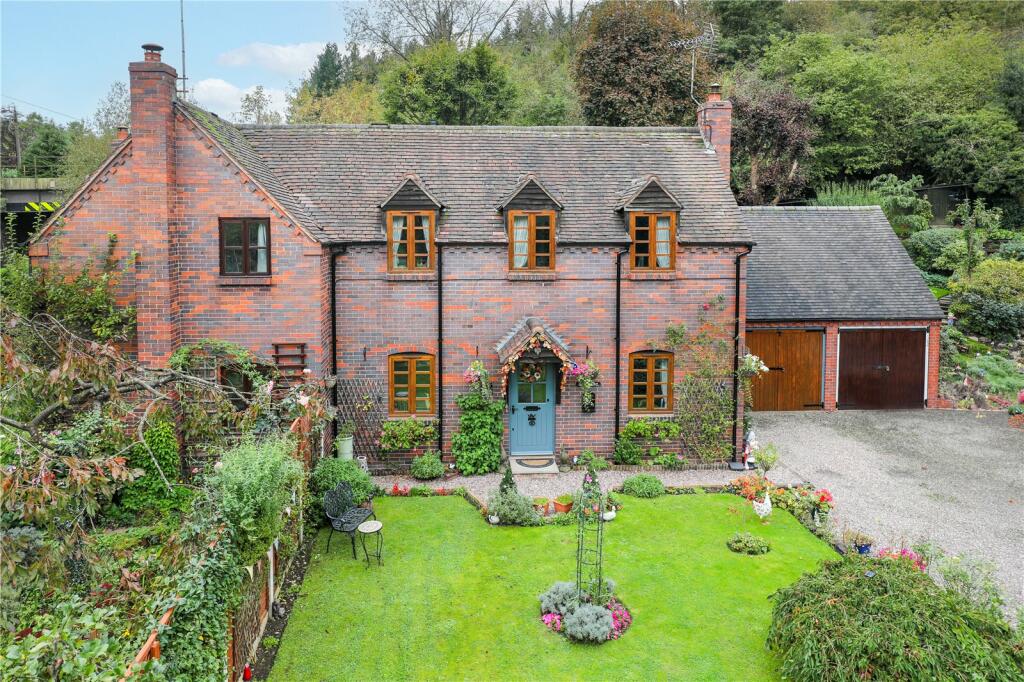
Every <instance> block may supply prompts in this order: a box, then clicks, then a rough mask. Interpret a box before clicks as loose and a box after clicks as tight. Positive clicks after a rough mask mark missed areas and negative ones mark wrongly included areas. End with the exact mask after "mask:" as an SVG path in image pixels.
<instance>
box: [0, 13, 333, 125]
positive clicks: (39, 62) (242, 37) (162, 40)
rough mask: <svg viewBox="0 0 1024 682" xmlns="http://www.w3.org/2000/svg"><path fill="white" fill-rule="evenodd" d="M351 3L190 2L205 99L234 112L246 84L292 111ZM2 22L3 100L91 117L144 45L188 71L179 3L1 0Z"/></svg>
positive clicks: (191, 43)
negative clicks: (295, 95) (300, 85)
mask: <svg viewBox="0 0 1024 682" xmlns="http://www.w3.org/2000/svg"><path fill="white" fill-rule="evenodd" d="M351 4H353V3H349V2H252V1H248V0H246V1H243V0H238V1H221V2H198V1H191V2H190V1H186V2H185V29H186V34H185V40H186V47H187V52H186V59H187V64H186V65H187V67H188V78H189V88H190V89H191V90H192V92H193V95H194V96H195V98H196V99H197V100H198V101H199V103H200V104H201V105H203V106H205V107H207V108H209V109H211V110H212V111H215V112H216V113H218V114H220V115H223V116H230V115H231V114H233V113H234V112H235V111H237V110H238V101H239V100H240V98H241V96H242V94H243V93H244V92H245V91H247V90H250V89H252V88H254V87H255V86H256V85H263V86H264V87H265V88H266V89H267V90H268V91H269V92H270V94H271V96H272V98H273V99H274V102H275V106H276V107H278V108H279V109H281V110H283V109H284V106H285V101H284V94H285V92H287V91H288V90H289V89H290V87H291V86H292V85H294V84H295V83H297V82H298V81H299V80H300V79H301V77H302V76H303V75H304V74H305V73H306V72H307V71H308V70H309V67H310V66H311V65H312V62H313V60H314V58H315V57H316V55H317V53H318V52H320V50H321V49H322V48H323V45H324V44H325V43H327V42H329V41H334V42H337V43H339V44H341V43H344V42H345V8H346V7H348V6H350V5H351ZM0 27H2V30H0V44H2V48H0V97H2V100H3V103H4V104H5V105H7V104H16V105H17V106H18V108H19V109H20V110H23V111H39V113H41V114H43V115H45V116H47V117H50V118H53V119H54V120H56V121H58V122H63V123H66V122H68V121H69V120H71V119H74V118H88V117H90V116H91V115H92V113H93V112H94V111H95V109H96V104H97V102H98V101H99V100H100V98H102V97H103V95H104V94H106V92H107V90H108V89H109V88H110V85H111V83H113V82H114V81H118V80H120V81H125V82H127V80H128V62H130V61H137V60H140V59H141V58H142V49H141V47H140V46H141V45H142V44H143V43H148V42H155V43H158V44H160V45H163V46H164V61H166V62H168V63H170V64H171V65H173V66H174V67H175V68H176V69H178V72H179V74H180V73H181V38H180V35H181V34H180V28H179V21H178V3H177V2H175V1H172V2H157V1H154V2H142V1H135V2H127V1H125V2H45V1H42V0H40V1H31V0H21V1H10V0H0ZM26 102H32V104H26ZM44 107H45V108H44ZM47 109H50V110H52V111H47ZM54 112H61V113H60V114H57V113H54Z"/></svg>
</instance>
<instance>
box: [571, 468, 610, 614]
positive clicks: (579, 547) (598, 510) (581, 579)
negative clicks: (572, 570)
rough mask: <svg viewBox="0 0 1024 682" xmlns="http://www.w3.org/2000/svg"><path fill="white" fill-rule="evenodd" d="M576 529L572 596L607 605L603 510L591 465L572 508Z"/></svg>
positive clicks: (603, 504)
mask: <svg viewBox="0 0 1024 682" xmlns="http://www.w3.org/2000/svg"><path fill="white" fill-rule="evenodd" d="M575 508H576V514H577V526H576V596H577V598H578V599H579V600H580V601H585V600H586V599H587V596H588V595H589V597H590V601H592V602H593V603H595V604H604V603H605V602H607V601H608V598H609V596H610V595H609V593H608V587H607V583H606V581H605V580H604V575H603V571H604V509H605V499H604V495H603V494H602V493H601V484H600V483H599V482H598V480H597V474H596V473H595V472H594V467H593V465H591V466H590V467H588V468H587V473H586V475H585V476H584V477H583V488H582V489H581V490H580V494H579V499H578V500H577V502H576V505H575Z"/></svg>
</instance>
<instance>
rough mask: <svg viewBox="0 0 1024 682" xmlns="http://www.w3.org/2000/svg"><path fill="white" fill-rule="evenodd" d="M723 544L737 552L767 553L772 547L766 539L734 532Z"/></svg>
mask: <svg viewBox="0 0 1024 682" xmlns="http://www.w3.org/2000/svg"><path fill="white" fill-rule="evenodd" d="M725 545H726V546H727V547H728V548H729V549H731V550H732V551H734V552H736V553H737V554H767V553H768V552H769V550H771V548H772V546H771V543H769V542H768V541H767V540H765V539H764V538H762V537H758V536H756V535H752V534H750V533H736V534H734V535H733V536H732V537H731V538H729V539H728V540H726V542H725Z"/></svg>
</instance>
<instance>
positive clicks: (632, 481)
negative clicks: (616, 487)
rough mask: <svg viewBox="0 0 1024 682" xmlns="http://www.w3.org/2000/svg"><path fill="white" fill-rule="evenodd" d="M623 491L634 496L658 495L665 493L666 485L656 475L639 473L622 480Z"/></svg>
mask: <svg viewBox="0 0 1024 682" xmlns="http://www.w3.org/2000/svg"><path fill="white" fill-rule="evenodd" d="M622 492H624V493H625V494H627V495H632V496H633V497H658V496H660V495H664V494H665V486H664V485H663V484H662V483H661V481H660V480H658V478H657V477H655V476H651V475H650V474H637V475H636V476H630V477H629V478H627V479H626V480H625V481H623V482H622Z"/></svg>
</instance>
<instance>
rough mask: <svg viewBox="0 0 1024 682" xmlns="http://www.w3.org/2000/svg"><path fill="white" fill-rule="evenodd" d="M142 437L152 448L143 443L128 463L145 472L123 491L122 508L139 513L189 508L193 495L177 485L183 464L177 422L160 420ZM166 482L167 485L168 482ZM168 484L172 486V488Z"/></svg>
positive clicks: (136, 448) (152, 424) (121, 493)
mask: <svg viewBox="0 0 1024 682" xmlns="http://www.w3.org/2000/svg"><path fill="white" fill-rule="evenodd" d="M142 438H143V440H144V441H145V442H146V445H147V446H149V447H148V449H147V447H146V446H143V445H142V444H141V443H138V444H136V445H135V446H134V447H133V448H132V449H131V450H130V451H129V454H128V464H129V465H130V466H131V467H132V468H133V469H142V470H143V471H144V472H145V473H144V474H143V475H142V476H139V477H138V478H136V479H135V480H134V481H132V482H131V483H129V484H128V485H126V486H125V487H124V488H122V489H121V492H120V504H121V506H122V507H123V508H124V509H125V510H127V511H129V512H132V513H136V514H137V513H146V512H149V511H157V512H160V513H167V512H169V511H171V510H183V509H185V508H186V507H187V506H188V501H189V500H190V499H191V497H192V495H191V492H190V491H189V489H188V488H185V487H184V486H181V485H177V483H178V479H179V478H180V477H181V461H180V459H179V458H178V435H177V433H176V431H175V429H174V422H172V421H171V420H170V419H156V420H154V421H153V422H152V423H151V424H150V426H149V428H147V429H146V431H145V433H144V434H143V436H142ZM150 453H152V456H151V455H150ZM154 459H155V460H156V462H154V461H153V460H154ZM158 467H159V469H158ZM161 472H162V474H163V475H162V476H161ZM165 480H166V481H167V483H164V481H165ZM167 484H170V486H171V488H170V489H168V487H167Z"/></svg>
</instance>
